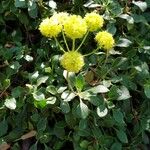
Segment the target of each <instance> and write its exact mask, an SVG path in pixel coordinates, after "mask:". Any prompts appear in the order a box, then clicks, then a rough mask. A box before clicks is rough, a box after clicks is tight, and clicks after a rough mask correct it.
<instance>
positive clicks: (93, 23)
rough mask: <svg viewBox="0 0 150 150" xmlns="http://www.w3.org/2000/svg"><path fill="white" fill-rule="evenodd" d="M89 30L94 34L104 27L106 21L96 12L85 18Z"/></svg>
mask: <svg viewBox="0 0 150 150" xmlns="http://www.w3.org/2000/svg"><path fill="white" fill-rule="evenodd" d="M84 19H85V21H86V23H87V26H88V30H89V31H91V32H93V31H96V30H98V29H100V28H102V27H103V24H104V19H103V17H102V16H100V15H99V14H97V13H95V12H91V13H87V14H86V15H85V17H84Z"/></svg>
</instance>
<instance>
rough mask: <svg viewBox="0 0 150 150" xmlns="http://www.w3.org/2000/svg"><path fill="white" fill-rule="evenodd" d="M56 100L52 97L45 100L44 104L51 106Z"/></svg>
mask: <svg viewBox="0 0 150 150" xmlns="http://www.w3.org/2000/svg"><path fill="white" fill-rule="evenodd" d="M56 100H57V99H56V97H54V96H52V97H49V98H47V99H46V104H51V105H53V104H55V102H56Z"/></svg>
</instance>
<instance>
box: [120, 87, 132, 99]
mask: <svg viewBox="0 0 150 150" xmlns="http://www.w3.org/2000/svg"><path fill="white" fill-rule="evenodd" d="M117 92H118V94H119V97H118V98H117V100H126V99H129V98H130V97H131V96H130V93H129V90H128V89H127V88H126V87H125V86H121V87H120V89H118V91H117Z"/></svg>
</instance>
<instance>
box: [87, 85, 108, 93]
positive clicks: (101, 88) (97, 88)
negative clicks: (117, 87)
mask: <svg viewBox="0 0 150 150" xmlns="http://www.w3.org/2000/svg"><path fill="white" fill-rule="evenodd" d="M87 91H88V92H92V93H95V94H97V93H107V92H108V91H109V89H108V88H107V87H106V86H104V85H98V86H95V87H93V88H90V89H88V90H87Z"/></svg>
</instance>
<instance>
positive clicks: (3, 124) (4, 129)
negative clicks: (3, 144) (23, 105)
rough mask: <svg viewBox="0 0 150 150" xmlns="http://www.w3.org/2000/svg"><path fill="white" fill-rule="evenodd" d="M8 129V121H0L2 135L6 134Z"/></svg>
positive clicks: (0, 134)
mask: <svg viewBox="0 0 150 150" xmlns="http://www.w3.org/2000/svg"><path fill="white" fill-rule="evenodd" d="M7 130H8V124H7V121H6V120H5V119H4V120H3V121H2V122H0V137H1V136H3V135H5V134H6V133H7Z"/></svg>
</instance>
